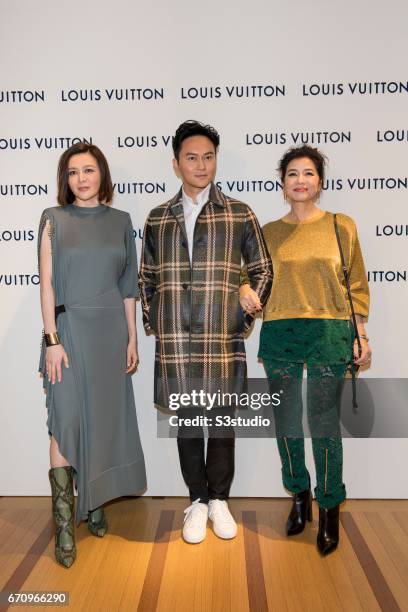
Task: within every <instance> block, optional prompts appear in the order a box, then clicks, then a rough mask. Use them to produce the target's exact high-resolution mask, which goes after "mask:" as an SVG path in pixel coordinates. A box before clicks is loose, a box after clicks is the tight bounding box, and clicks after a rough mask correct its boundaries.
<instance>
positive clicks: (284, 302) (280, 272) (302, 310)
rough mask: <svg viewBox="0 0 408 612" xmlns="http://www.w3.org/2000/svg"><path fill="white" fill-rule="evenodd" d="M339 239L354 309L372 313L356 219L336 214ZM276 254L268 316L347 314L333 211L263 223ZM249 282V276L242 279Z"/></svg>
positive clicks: (331, 316) (365, 314) (338, 316)
mask: <svg viewBox="0 0 408 612" xmlns="http://www.w3.org/2000/svg"><path fill="white" fill-rule="evenodd" d="M337 222H338V226H339V233H340V240H341V245H342V248H343V253H344V257H345V260H346V265H347V269H348V271H349V278H350V287H351V295H352V298H353V304H354V309H355V312H356V314H360V315H362V316H363V317H364V318H365V319H366V318H367V317H368V309H369V301H370V297H369V289H368V282H367V275H366V271H365V268H364V262H363V257H362V254H361V249H360V244H359V241H358V236H357V230H356V226H355V223H354V221H353V220H352V219H351V218H350V217H347V216H346V215H342V214H338V215H337ZM262 229H263V233H264V236H265V240H266V244H267V246H268V249H269V253H270V255H271V258H272V264H273V273H274V278H273V285H272V292H271V294H270V296H269V299H268V301H267V303H266V305H265V307H264V321H272V320H276V319H298V318H310V319H349V318H350V316H351V310H350V306H349V302H348V298H347V292H346V286H345V281H344V276H343V270H342V268H341V261H340V254H339V249H338V245H337V240H336V234H335V231H334V225H333V214H332V213H329V212H326V213H324V214H323V216H321V217H318V218H317V219H316V218H314V219H310V220H309V219H307V220H306V221H300V222H291V221H287V220H282V219H280V220H278V221H273V222H272V223H267V225H265V226H264V227H263V228H262ZM243 282H245V280H243Z"/></svg>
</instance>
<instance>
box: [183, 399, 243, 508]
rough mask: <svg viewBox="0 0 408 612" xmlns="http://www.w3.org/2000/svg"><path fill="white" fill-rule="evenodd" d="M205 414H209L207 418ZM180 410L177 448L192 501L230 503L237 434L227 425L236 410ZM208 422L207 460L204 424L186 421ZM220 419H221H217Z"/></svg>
mask: <svg viewBox="0 0 408 612" xmlns="http://www.w3.org/2000/svg"><path fill="white" fill-rule="evenodd" d="M204 412H205V414H204ZM204 412H203V411H202V410H196V409H194V408H180V409H179V410H178V411H177V415H178V418H179V427H178V433H177V446H178V452H179V458H180V467H181V472H182V474H183V478H184V481H185V483H186V485H187V486H188V488H189V492H190V500H191V501H195V500H196V499H200V502H201V503H204V504H207V503H208V501H209V500H210V499H228V497H229V491H230V488H231V483H232V480H233V478H234V467H235V432H234V428H233V427H232V426H231V425H227V424H224V419H225V418H226V417H228V416H229V417H232V416H233V414H234V410H233V409H232V408H217V409H213V410H211V411H204ZM203 416H204V417H206V418H207V423H206V425H207V428H208V442H207V457H206V456H205V441H204V430H203V427H202V425H200V424H186V423H185V420H186V419H194V418H196V417H203ZM217 417H218V418H217Z"/></svg>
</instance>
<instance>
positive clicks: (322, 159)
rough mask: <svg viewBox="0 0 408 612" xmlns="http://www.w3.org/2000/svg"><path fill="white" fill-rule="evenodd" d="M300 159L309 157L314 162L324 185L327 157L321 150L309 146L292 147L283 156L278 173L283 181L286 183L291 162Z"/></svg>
mask: <svg viewBox="0 0 408 612" xmlns="http://www.w3.org/2000/svg"><path fill="white" fill-rule="evenodd" d="M300 157H308V158H309V159H310V160H311V161H312V162H313V164H314V166H315V168H316V171H317V174H318V175H319V178H320V180H321V182H322V183H323V181H324V177H325V172H326V166H327V157H326V155H324V154H323V153H322V152H321V151H319V149H315V148H313V147H309V146H308V145H301V146H300V147H292V148H291V149H288V151H286V153H284V154H283V156H282V157H281V159H280V160H279V165H278V172H279V174H280V177H281V180H282V181H284V179H285V176H286V171H287V169H288V166H289V164H290V162H291V161H293V160H294V159H299V158H300Z"/></svg>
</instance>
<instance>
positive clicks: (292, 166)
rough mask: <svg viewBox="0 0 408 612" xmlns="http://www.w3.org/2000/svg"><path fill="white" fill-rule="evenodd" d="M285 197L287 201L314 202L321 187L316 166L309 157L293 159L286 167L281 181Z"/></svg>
mask: <svg viewBox="0 0 408 612" xmlns="http://www.w3.org/2000/svg"><path fill="white" fill-rule="evenodd" d="M283 188H284V190H285V197H286V199H287V200H289V202H291V203H292V202H293V203H295V202H299V203H300V202H304V203H306V202H308V203H309V202H315V201H316V200H317V197H318V195H319V192H320V189H321V180H320V177H319V174H318V172H317V169H316V166H315V165H314V163H313V161H312V160H311V159H310V158H309V157H299V158H298V159H293V160H292V161H291V162H290V163H289V164H288V167H287V169H286V174H285V178H284V181H283Z"/></svg>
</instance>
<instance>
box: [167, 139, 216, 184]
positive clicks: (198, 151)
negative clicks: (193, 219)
mask: <svg viewBox="0 0 408 612" xmlns="http://www.w3.org/2000/svg"><path fill="white" fill-rule="evenodd" d="M173 168H174V172H175V173H176V175H177V176H178V177H179V178H180V179H181V180H182V181H183V185H184V188H185V189H186V190H187V191H189V190H190V191H193V192H194V191H195V192H199V191H201V190H202V189H205V188H206V187H207V185H208V184H209V183H211V182H212V181H213V180H214V177H215V173H216V171H217V152H216V150H215V147H214V144H213V143H212V142H211V140H210V139H209V138H207V136H190V138H186V140H184V141H183V144H182V145H181V150H180V154H179V159H178V161H177V160H176V159H173Z"/></svg>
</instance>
